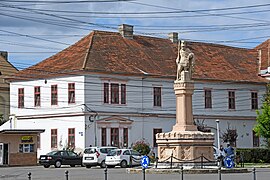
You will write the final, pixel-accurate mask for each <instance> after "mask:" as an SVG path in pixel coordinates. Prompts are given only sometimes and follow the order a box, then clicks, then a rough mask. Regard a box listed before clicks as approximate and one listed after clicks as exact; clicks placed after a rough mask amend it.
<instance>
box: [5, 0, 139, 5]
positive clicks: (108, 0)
mask: <svg viewBox="0 0 270 180" xmlns="http://www.w3.org/2000/svg"><path fill="white" fill-rule="evenodd" d="M1 1H4V2H7V3H9V2H11V3H35V4H39V3H40V4H81V3H114V2H128V1H135V0H76V1H74V0H72V1H56V0H55V1H31V0H1Z"/></svg>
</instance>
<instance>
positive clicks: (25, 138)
mask: <svg viewBox="0 0 270 180" xmlns="http://www.w3.org/2000/svg"><path fill="white" fill-rule="evenodd" d="M21 142H22V143H32V142H33V136H22V137H21Z"/></svg>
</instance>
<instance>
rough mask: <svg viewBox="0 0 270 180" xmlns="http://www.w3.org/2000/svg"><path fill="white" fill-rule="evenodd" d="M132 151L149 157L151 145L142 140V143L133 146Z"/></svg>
mask: <svg viewBox="0 0 270 180" xmlns="http://www.w3.org/2000/svg"><path fill="white" fill-rule="evenodd" d="M132 149H134V150H136V151H138V152H139V153H141V154H142V155H148V153H149V152H150V150H151V149H150V145H149V144H148V143H147V142H145V141H144V140H140V141H137V142H135V143H134V144H133V145H132Z"/></svg>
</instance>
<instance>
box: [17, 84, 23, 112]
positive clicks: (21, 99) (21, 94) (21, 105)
mask: <svg viewBox="0 0 270 180" xmlns="http://www.w3.org/2000/svg"><path fill="white" fill-rule="evenodd" d="M18 108H24V88H19V89H18Z"/></svg>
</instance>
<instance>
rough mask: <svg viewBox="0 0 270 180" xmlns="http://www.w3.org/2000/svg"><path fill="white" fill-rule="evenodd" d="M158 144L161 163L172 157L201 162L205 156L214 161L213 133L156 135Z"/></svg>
mask: <svg viewBox="0 0 270 180" xmlns="http://www.w3.org/2000/svg"><path fill="white" fill-rule="evenodd" d="M156 139H157V141H156V142H157V144H158V157H159V160H160V161H163V160H166V159H168V158H169V157H170V156H171V155H173V157H175V158H177V159H180V160H183V161H185V160H193V159H196V158H198V159H197V160H196V161H200V158H199V157H200V156H201V155H202V154H203V156H204V157H206V158H207V159H209V160H213V159H214V156H213V142H214V134H213V133H203V132H200V131H172V132H168V133H159V134H157V135H156Z"/></svg>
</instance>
